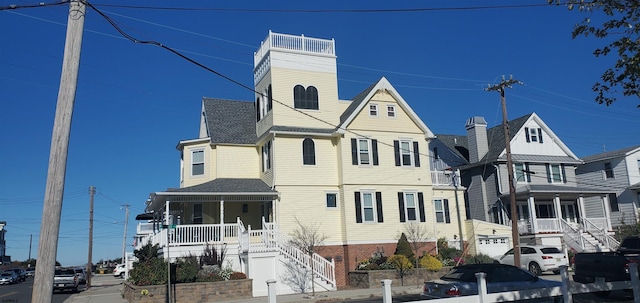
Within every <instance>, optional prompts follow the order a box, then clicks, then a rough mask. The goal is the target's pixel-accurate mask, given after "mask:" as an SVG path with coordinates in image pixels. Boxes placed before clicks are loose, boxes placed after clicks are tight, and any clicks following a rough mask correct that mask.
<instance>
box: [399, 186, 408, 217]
mask: <svg viewBox="0 0 640 303" xmlns="http://www.w3.org/2000/svg"><path fill="white" fill-rule="evenodd" d="M398 209H399V210H400V222H406V221H407V219H406V218H405V214H404V193H402V192H399V193H398Z"/></svg>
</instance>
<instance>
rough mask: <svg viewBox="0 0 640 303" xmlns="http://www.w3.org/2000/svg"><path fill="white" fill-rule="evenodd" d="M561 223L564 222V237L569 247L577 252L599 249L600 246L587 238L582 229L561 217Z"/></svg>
mask: <svg viewBox="0 0 640 303" xmlns="http://www.w3.org/2000/svg"><path fill="white" fill-rule="evenodd" d="M560 223H561V224H562V238H563V240H564V242H565V243H566V244H567V245H568V246H569V247H571V248H573V249H575V250H576V251H577V252H595V251H598V246H596V245H595V244H593V243H591V241H589V240H587V239H586V238H585V237H584V235H583V233H582V231H581V230H580V229H578V228H575V227H573V226H572V225H571V224H569V222H567V221H566V220H564V219H560Z"/></svg>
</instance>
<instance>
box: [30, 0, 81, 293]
mask: <svg viewBox="0 0 640 303" xmlns="http://www.w3.org/2000/svg"><path fill="white" fill-rule="evenodd" d="M84 15H85V5H84V4H83V3H82V2H81V1H80V0H70V2H69V17H68V19H67V36H66V40H65V46H64V57H63V61H62V74H61V76H60V88H59V90H58V103H57V105H56V115H55V119H54V122H53V133H52V135H51V151H50V152H49V170H48V173H47V184H46V187H45V194H44V206H43V208H42V223H41V225H40V240H39V241H38V265H37V266H36V274H35V280H34V282H33V291H32V294H31V302H32V303H50V302H52V295H53V275H54V271H55V266H56V254H57V252H58V233H59V232H60V214H61V213H62V198H63V195H64V180H65V173H66V170H67V155H68V150H69V134H70V132H71V116H72V115H73V103H74V101H75V97H76V85H77V83H78V68H79V65H80V48H81V46H82V30H83V27H84Z"/></svg>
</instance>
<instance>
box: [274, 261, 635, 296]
mask: <svg viewBox="0 0 640 303" xmlns="http://www.w3.org/2000/svg"><path fill="white" fill-rule="evenodd" d="M560 272H561V277H562V286H560V287H551V288H544V289H529V290H521V291H509V292H500V293H487V283H486V280H485V275H486V274H485V273H477V274H476V277H477V281H478V295H473V296H463V297H454V298H446V299H435V300H423V301H413V302H408V303H470V302H479V303H488V302H505V301H519V300H528V299H536V298H545V297H562V300H563V302H564V303H570V302H573V295H574V294H581V293H591V292H600V291H609V290H623V289H631V290H633V298H634V299H633V300H634V303H640V281H639V279H638V264H636V263H631V264H629V272H630V275H631V281H620V282H604V279H596V283H591V284H577V283H576V284H572V283H570V281H569V272H568V270H567V267H566V266H563V267H562V268H561V270H560ZM270 282H271V283H270ZM274 283H275V281H267V285H268V300H267V302H268V303H276V302H277V296H276V290H275V284H274ZM381 283H382V296H383V297H382V302H383V303H392V302H393V301H392V292H391V280H388V279H385V280H382V281H381Z"/></svg>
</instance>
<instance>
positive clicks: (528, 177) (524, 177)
mask: <svg viewBox="0 0 640 303" xmlns="http://www.w3.org/2000/svg"><path fill="white" fill-rule="evenodd" d="M518 164H520V165H522V170H523V171H522V180H519V179H518V167H517V165H518ZM527 166H528V165H527V163H513V175H514V177H515V179H516V183H530V182H531V175H530V174H531V173H529V172H527V171H528V167H527ZM549 169H551V168H549Z"/></svg>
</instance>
